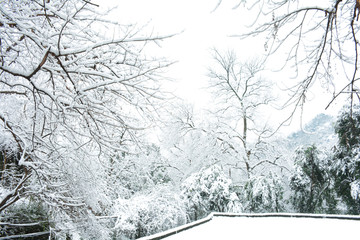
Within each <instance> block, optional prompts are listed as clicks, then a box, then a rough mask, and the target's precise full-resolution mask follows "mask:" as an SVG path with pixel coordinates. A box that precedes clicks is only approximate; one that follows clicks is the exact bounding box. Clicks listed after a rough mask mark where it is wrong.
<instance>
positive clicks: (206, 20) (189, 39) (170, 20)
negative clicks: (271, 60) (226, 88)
mask: <svg viewBox="0 0 360 240" xmlns="http://www.w3.org/2000/svg"><path fill="white" fill-rule="evenodd" d="M99 2H100V3H101V5H104V4H106V5H108V6H116V5H117V6H118V7H117V9H115V10H114V11H113V13H112V16H113V17H114V18H115V20H116V21H119V22H121V23H124V24H129V23H132V24H135V23H136V24H137V25H138V26H139V27H140V26H143V25H144V24H146V23H148V26H147V31H149V32H153V34H154V35H157V34H158V35H167V34H173V33H180V34H179V35H177V36H175V37H173V38H171V39H168V40H166V41H164V42H162V43H161V48H157V49H156V53H157V54H159V55H160V56H165V57H168V58H169V59H171V60H174V61H178V62H177V63H176V64H175V65H174V66H172V67H171V68H170V69H169V70H168V72H167V76H168V77H171V78H172V79H174V80H175V81H174V85H173V87H174V88H175V89H176V94H177V95H179V96H180V97H182V98H184V99H186V100H187V101H188V102H189V103H194V104H195V105H196V106H200V107H201V106H204V105H206V104H209V95H208V94H206V93H205V90H204V89H203V87H205V86H206V84H207V81H208V77H207V76H206V73H207V68H208V67H209V66H210V62H211V54H210V52H211V48H214V47H215V48H217V49H219V50H228V49H233V50H235V52H236V54H237V56H238V57H239V59H240V60H241V61H245V60H246V59H249V58H256V57H258V56H261V54H263V53H264V42H265V40H264V39H261V38H249V39H246V40H240V39H239V38H234V37H230V36H231V35H239V34H242V33H244V32H246V31H249V29H248V28H246V26H248V25H250V24H251V23H252V22H253V21H254V19H255V17H256V16H255V14H254V13H253V12H249V11H247V10H246V9H244V8H241V7H240V8H237V9H233V7H234V6H235V5H236V4H237V2H238V0H227V1H223V3H222V4H221V5H220V6H219V7H218V8H217V9H216V10H215V11H214V9H215V7H216V6H217V4H218V0H102V1H100V0H99ZM288 75H289V73H283V74H281V73H277V74H275V75H273V74H269V78H270V79H269V80H272V81H274V82H276V84H278V83H280V82H288V81H289V76H288ZM271 78H273V79H271ZM280 85H281V84H280ZM313 92H314V94H313V95H312V98H313V102H312V103H309V104H308V107H307V108H305V114H304V115H305V116H304V122H306V121H309V120H310V119H311V118H313V117H314V116H315V115H316V114H317V113H319V112H321V111H323V110H324V108H325V106H326V104H327V103H328V101H329V100H330V99H331V96H330V95H327V96H325V93H324V91H323V90H321V89H319V90H315V91H313ZM310 97H311V95H310ZM210 100H211V99H210ZM210 102H211V101H210ZM210 104H211V103H210ZM338 109H339V105H338V106H336V105H334V106H333V107H332V109H330V111H327V113H332V112H334V111H336V110H338ZM331 110H332V111H331ZM279 114H280V113H278V112H277V113H275V115H279ZM276 117H277V118H279V116H276ZM295 122H297V121H295ZM296 124H297V125H299V124H298V123H296ZM297 127H298V126H296V127H295V128H297Z"/></svg>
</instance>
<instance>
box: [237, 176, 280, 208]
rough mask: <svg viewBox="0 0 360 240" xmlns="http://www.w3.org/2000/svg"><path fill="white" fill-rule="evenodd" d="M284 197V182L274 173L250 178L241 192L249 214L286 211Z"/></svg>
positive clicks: (240, 194)
mask: <svg viewBox="0 0 360 240" xmlns="http://www.w3.org/2000/svg"><path fill="white" fill-rule="evenodd" d="M283 195H284V187H283V181H282V179H281V178H280V177H279V176H278V175H276V174H275V173H272V172H269V174H268V175H266V176H262V175H261V176H253V177H250V179H249V180H248V181H247V182H246V183H245V185H244V187H243V188H240V191H239V196H241V201H242V203H243V205H244V210H245V211H247V212H280V211H282V210H283V209H284V201H283Z"/></svg>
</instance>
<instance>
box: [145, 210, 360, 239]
mask: <svg viewBox="0 0 360 240" xmlns="http://www.w3.org/2000/svg"><path fill="white" fill-rule="evenodd" d="M359 229H360V216H349V215H319V214H287V213H269V214H227V213H212V214H210V215H209V216H208V217H206V218H204V219H202V220H199V221H196V222H193V223H190V224H187V225H184V226H181V227H178V228H174V229H171V230H168V231H165V232H163V233H159V234H155V235H152V236H148V237H143V238H140V239H141V240H157V239H166V240H180V239H181V240H187V239H206V240H211V239H223V240H225V239H226V240H232V239H234V240H235V239H277V240H278V239H327V240H328V239H357V238H358V237H359Z"/></svg>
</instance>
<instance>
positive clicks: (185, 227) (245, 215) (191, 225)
mask: <svg viewBox="0 0 360 240" xmlns="http://www.w3.org/2000/svg"><path fill="white" fill-rule="evenodd" d="M214 217H231V218H233V217H239V218H240V217H241V218H267V217H281V218H317V219H319V218H320V219H340V220H355V221H360V216H354V215H327V214H303V213H221V212H213V213H211V214H209V215H208V216H207V217H205V218H203V219H200V220H197V221H195V222H191V223H188V224H185V225H182V226H179V227H176V228H173V229H169V230H167V231H164V232H161V233H157V234H154V235H151V236H147V237H142V238H139V240H158V239H163V238H166V237H169V236H171V235H174V234H177V233H180V232H182V231H185V230H189V229H191V228H194V227H196V226H199V225H202V224H204V223H207V222H209V221H211V220H212V219H213V218H214Z"/></svg>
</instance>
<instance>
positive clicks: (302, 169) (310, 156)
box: [290, 145, 337, 213]
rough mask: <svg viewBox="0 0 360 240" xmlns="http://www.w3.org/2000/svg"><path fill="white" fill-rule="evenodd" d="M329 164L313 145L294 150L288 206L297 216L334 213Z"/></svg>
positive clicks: (326, 158)
mask: <svg viewBox="0 0 360 240" xmlns="http://www.w3.org/2000/svg"><path fill="white" fill-rule="evenodd" d="M330 164H331V163H330V162H329V157H328V156H326V155H325V154H322V153H321V151H320V150H318V149H317V147H316V146H314V145H312V146H310V147H304V148H300V149H298V150H297V153H296V159H295V170H294V173H293V175H292V176H291V178H290V188H291V190H292V193H291V196H290V202H291V205H292V207H293V209H294V210H295V211H296V212H305V213H335V212H336V205H337V201H336V195H335V194H334V192H333V179H332V178H331V175H330V166H331V165H330Z"/></svg>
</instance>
